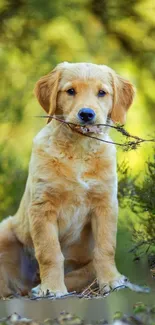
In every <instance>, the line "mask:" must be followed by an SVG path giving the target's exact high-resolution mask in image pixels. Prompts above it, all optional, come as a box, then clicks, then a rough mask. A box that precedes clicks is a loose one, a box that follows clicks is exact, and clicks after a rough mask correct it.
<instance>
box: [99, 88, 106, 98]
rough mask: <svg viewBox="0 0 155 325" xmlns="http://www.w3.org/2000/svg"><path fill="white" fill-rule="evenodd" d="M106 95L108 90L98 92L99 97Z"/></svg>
mask: <svg viewBox="0 0 155 325" xmlns="http://www.w3.org/2000/svg"><path fill="white" fill-rule="evenodd" d="M105 95H106V92H105V91H104V90H102V89H100V90H99V92H98V97H104V96H105Z"/></svg>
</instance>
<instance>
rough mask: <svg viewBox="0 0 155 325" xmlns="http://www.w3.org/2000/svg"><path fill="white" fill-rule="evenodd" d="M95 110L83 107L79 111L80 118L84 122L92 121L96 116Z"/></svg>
mask: <svg viewBox="0 0 155 325" xmlns="http://www.w3.org/2000/svg"><path fill="white" fill-rule="evenodd" d="M95 115H96V114H95V112H94V111H93V110H92V109H91V108H82V109H80V111H79V112H78V118H79V120H80V121H82V122H85V123H86V122H92V121H93V120H94V118H95Z"/></svg>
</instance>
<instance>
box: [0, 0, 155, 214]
mask: <svg viewBox="0 0 155 325" xmlns="http://www.w3.org/2000/svg"><path fill="white" fill-rule="evenodd" d="M0 21H1V24H0V35H1V37H0V69H1V76H2V77H1V87H0V103H1V107H0V122H1V124H0V128H1V132H0V134H1V137H0V152H1V154H0V202H1V203H0V218H3V217H4V216H6V215H7V214H10V213H14V212H15V211H16V208H17V205H18V202H19V201H20V198H21V195H22V192H23V189H24V183H25V180H26V174H27V172H26V171H27V168H28V161H29V156H30V151H31V143H32V138H33V136H34V135H35V134H36V133H37V132H38V130H39V129H40V128H41V127H43V125H44V121H43V120H41V119H37V118H35V117H34V116H35V115H39V114H41V113H42V110H41V108H40V107H39V105H38V103H37V101H36V99H35V98H34V96H33V88H34V84H35V82H36V81H37V80H38V78H39V77H40V76H42V75H44V74H46V73H48V72H49V71H50V70H52V68H53V67H54V66H55V65H56V64H57V63H59V62H61V61H70V62H78V61H88V62H94V63H99V64H102V63H103V64H107V65H109V66H111V67H112V68H113V69H115V70H116V71H117V72H118V73H120V74H121V75H123V76H124V77H126V78H128V79H130V80H131V82H133V83H134V84H135V86H136V87H137V89H138V91H137V96H136V99H135V103H134V105H133V108H132V109H131V110H130V111H129V114H128V122H127V129H128V130H129V131H130V132H131V133H134V134H136V135H139V136H143V137H147V136H149V135H151V136H153V131H154V117H155V108H154V106H155V42H154V39H155V3H154V2H153V1H152V0H147V1H145V0H138V1H133V0H132V1H130V2H129V1H123V0H119V1H117V2H116V1H114V0H57V1H52V0H51V1H41V0H1V3H0ZM114 138H115V135H114ZM116 138H117V136H116ZM116 138H115V139H116ZM150 152H151V145H149V144H146V145H143V146H142V147H141V148H139V149H137V150H136V151H131V152H129V153H125V152H122V151H119V155H118V160H119V161H120V162H121V161H124V160H128V163H129V165H130V167H131V168H132V171H133V174H134V173H137V172H139V173H141V175H142V176H141V177H142V178H143V169H144V165H145V161H146V160H147V157H148V155H149V154H150ZM124 186H128V183H125V185H124ZM124 189H125V187H124ZM123 195H125V192H124V194H123Z"/></svg>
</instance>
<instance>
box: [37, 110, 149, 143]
mask: <svg viewBox="0 0 155 325" xmlns="http://www.w3.org/2000/svg"><path fill="white" fill-rule="evenodd" d="M36 117H41V118H51V119H55V120H57V121H59V122H61V123H63V124H66V125H68V126H69V127H70V129H71V130H72V131H74V132H77V133H78V134H81V135H83V136H86V137H89V138H91V139H95V140H99V141H101V142H105V143H110V144H114V145H118V146H121V147H125V148H131V149H136V148H137V146H138V145H140V144H141V143H143V142H155V139H143V138H140V137H138V136H135V135H132V134H130V133H129V132H128V131H126V130H125V129H124V128H123V126H120V125H117V126H114V125H111V124H104V123H103V124H93V126H94V127H97V128H99V127H101V126H103V127H109V128H112V129H115V130H117V131H118V132H120V133H121V134H122V135H124V136H126V137H127V138H132V139H135V140H136V141H128V142H127V143H119V142H113V141H108V140H103V139H100V138H98V137H94V136H92V135H90V134H88V133H82V132H80V131H79V130H81V131H82V129H83V130H85V129H86V130H88V132H89V127H90V126H89V125H79V124H76V123H72V122H67V121H65V120H63V119H60V118H58V117H56V116H53V115H41V116H36Z"/></svg>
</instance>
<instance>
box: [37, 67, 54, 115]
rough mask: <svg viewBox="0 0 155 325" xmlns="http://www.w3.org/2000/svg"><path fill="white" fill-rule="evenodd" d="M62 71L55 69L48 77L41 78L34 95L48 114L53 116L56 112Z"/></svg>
mask: <svg viewBox="0 0 155 325" xmlns="http://www.w3.org/2000/svg"><path fill="white" fill-rule="evenodd" d="M59 80H60V71H59V70H57V69H54V70H53V71H51V72H50V73H49V74H47V75H46V76H44V77H42V78H40V79H39V80H38V82H37V83H36V85H35V89H34V93H35V95H36V97H37V99H38V101H39V103H40V105H41V106H42V107H43V109H44V110H45V111H46V113H47V114H49V115H52V114H54V112H55V110H56V99H57V93H58V85H59Z"/></svg>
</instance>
